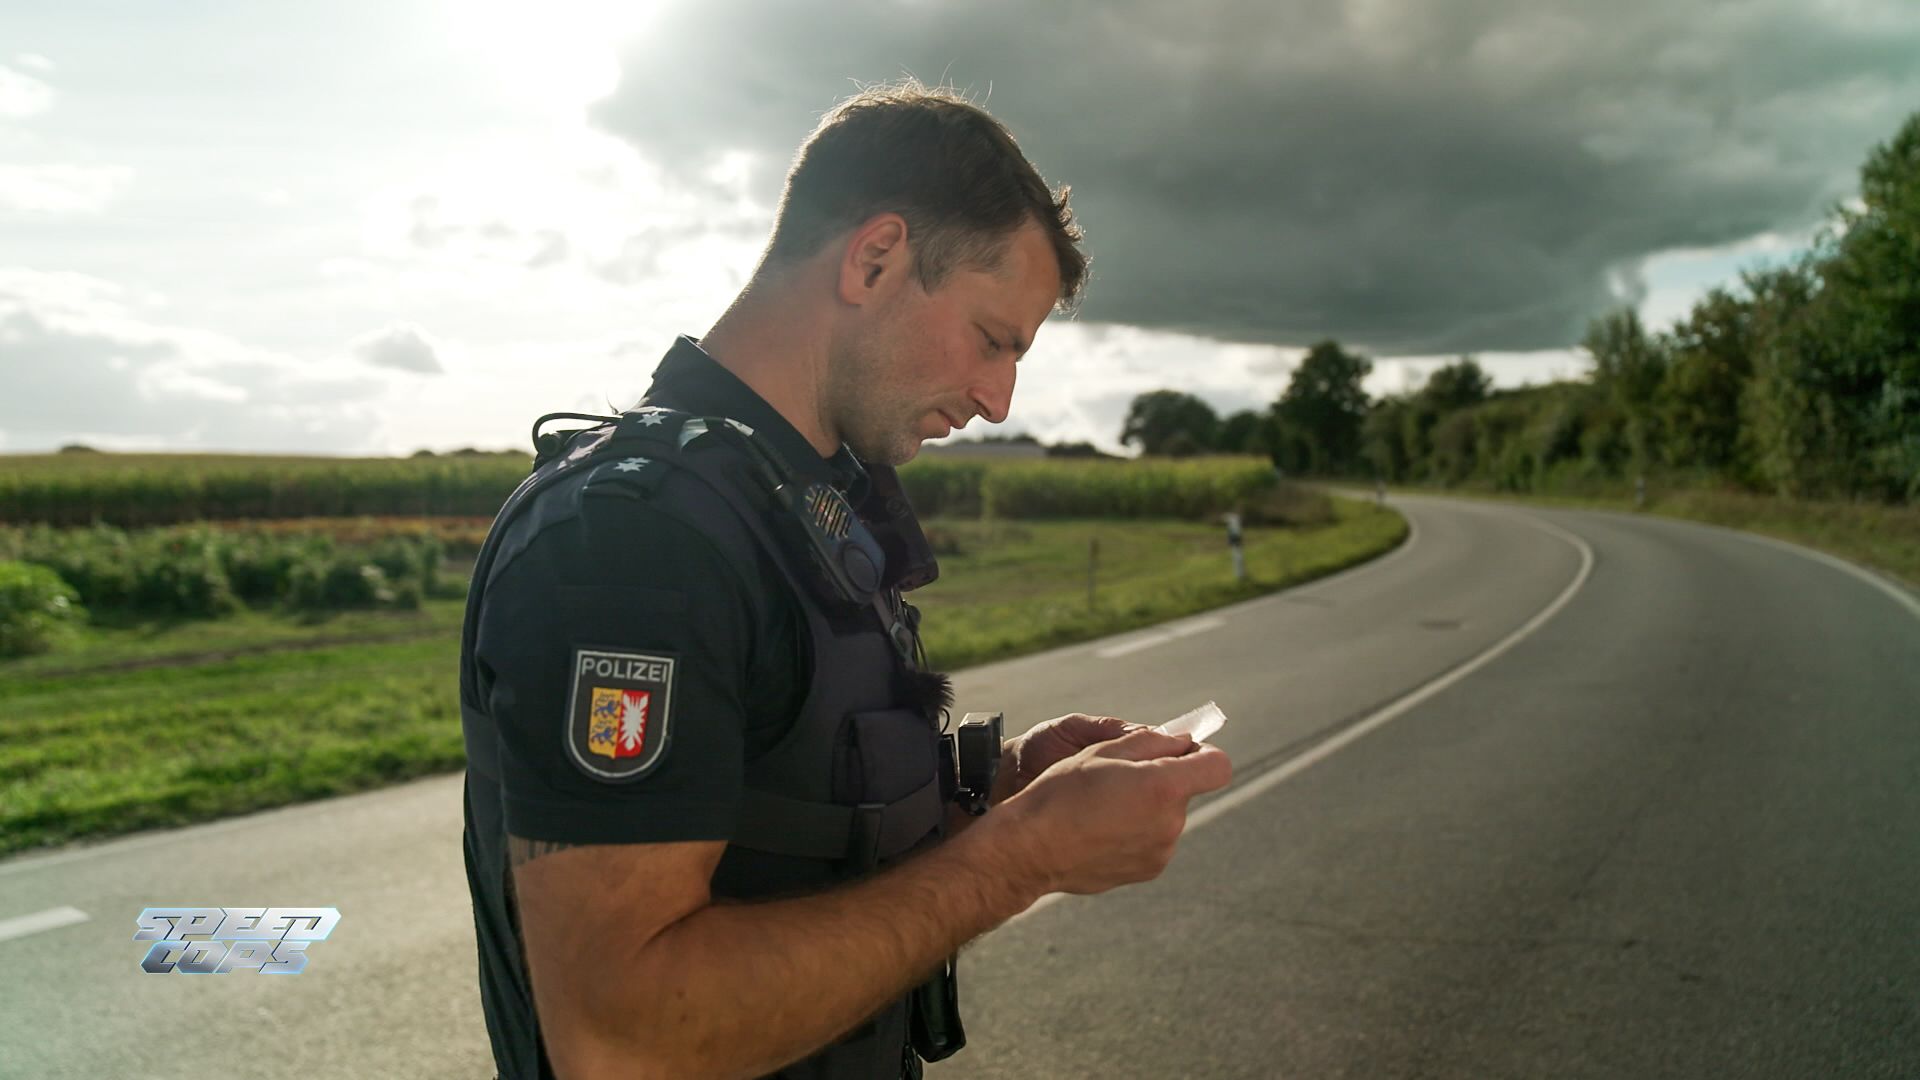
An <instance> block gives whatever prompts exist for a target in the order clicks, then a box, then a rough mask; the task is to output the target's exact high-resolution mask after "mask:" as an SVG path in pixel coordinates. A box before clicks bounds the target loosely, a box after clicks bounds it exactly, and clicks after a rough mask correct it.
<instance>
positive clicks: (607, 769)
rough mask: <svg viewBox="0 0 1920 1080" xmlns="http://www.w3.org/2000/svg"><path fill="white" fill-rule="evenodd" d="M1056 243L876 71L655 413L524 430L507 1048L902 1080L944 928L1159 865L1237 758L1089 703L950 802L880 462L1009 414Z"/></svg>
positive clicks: (937, 1009) (468, 656)
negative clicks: (879, 82) (1103, 713)
mask: <svg viewBox="0 0 1920 1080" xmlns="http://www.w3.org/2000/svg"><path fill="white" fill-rule="evenodd" d="M1079 240H1080V231H1079V229H1078V227H1077V226H1076V225H1075V224H1074V223H1073V219H1072V215H1071V213H1070V212H1069V211H1068V209H1067V206H1066V192H1065V189H1062V190H1061V191H1060V193H1059V194H1058V196H1056V195H1055V194H1053V193H1052V192H1051V191H1050V190H1049V189H1048V188H1047V187H1046V185H1045V183H1044V182H1043V181H1042V180H1041V179H1040V177H1039V175H1038V174H1037V173H1036V172H1035V170H1034V168H1033V167H1032V165H1031V164H1029V163H1028V161H1027V160H1026V158H1025V157H1024V156H1023V155H1022V154H1021V152H1020V151H1019V149H1018V148H1017V147H1016V146H1015V144H1014V142H1013V140H1012V138H1011V137H1010V136H1009V135H1008V134H1007V132H1006V131H1005V129H1004V128H1003V127H1001V125H1000V124H999V123H998V122H997V121H995V120H994V119H993V118H992V117H990V116H988V115H987V114H986V113H985V112H984V111H982V110H980V109H979V108H977V107H975V106H973V105H972V104H970V103H968V102H966V101H965V100H963V99H960V98H958V97H957V96H955V95H952V94H949V93H946V92H943V91H936V90H928V89H926V88H924V87H921V86H919V85H917V84H913V83H907V84H903V85H898V86H891V87H880V88H875V89H871V90H867V91H864V92H862V93H861V94H859V95H857V96H855V97H853V98H851V99H849V100H847V101H845V102H843V103H841V104H840V105H839V106H838V107H837V108H835V109H834V110H833V111H832V112H830V113H828V114H827V116H826V117H825V118H824V119H823V120H822V121H821V123H820V125H819V126H818V127H817V128H816V130H815V131H814V132H813V134H812V135H811V136H810V137H809V139H808V140H807V142H806V143H805V145H804V146H803V147H802V148H801V151H800V153H799V155H798V156H797V157H796V159H795V162H794V164H793V167H792V169H791V170H790V172H789V174H788V177H787V182H786V188H785V192H784V194H783V198H782V200H781V204H780V209H779V214H778V219H777V221H776V224H775V227H774V232H773V235H772V237H771V239H770V241H769V244H768V247H767V250H766V252H765V253H764V255H763V257H762V260H761V263H760V265H759V267H758V268H757V269H756V270H755V273H754V275H753V277H752V279H751V280H750V281H749V283H748V284H747V286H746V288H745V289H744V290H743V291H742V292H741V294H740V295H739V297H738V298H737V299H736V300H735V302H734V303H733V305H732V306H731V307H730V308H729V309H728V310H727V312H726V313H725V314H724V315H723V316H722V317H721V319H720V320H719V322H718V323H716V324H715V325H714V326H713V328H712V329H711V330H710V331H709V332H708V333H707V334H706V335H705V336H704V337H702V338H700V339H699V340H694V339H692V338H688V337H682V338H680V339H678V340H677V341H675V342H674V343H673V345H672V347H671V348H670V349H669V350H668V351H667V353H666V356H665V358H664V359H663V360H662V361H661V363H660V365H659V367H658V369H657V370H656V372H655V376H654V381H653V384H652V387H651V388H650V389H649V391H648V393H647V396H646V398H645V399H644V400H643V401H642V403H641V404H640V405H638V406H636V407H635V408H634V409H631V410H629V411H627V412H625V413H623V414H621V415H620V416H618V417H602V418H594V417H587V418H584V420H585V421H586V423H587V426H576V427H574V428H572V429H569V430H565V431H561V430H556V431H553V432H541V431H538V430H537V431H536V435H537V438H536V445H537V447H538V448H539V450H540V454H539V457H538V459H537V463H536V467H535V469H534V471H533V473H532V475H530V476H529V477H528V479H527V480H526V481H525V482H524V483H523V484H522V485H521V487H520V489H519V490H518V491H516V492H515V494H514V496H513V497H512V498H510V499H509V500H508V502H507V505H506V506H505V507H504V508H503V510H502V512H501V514H500V515H499V517H498V518H497V519H496V521H495V523H494V527H493V530H492V531H491V532H490V534H489V536H488V540H487V543H486V545H485V547H484V548H483V550H482V553H481V556H480V558H479V560H478V562H477V564H476V567H475V573H474V579H473V584H472V587H471V592H470V595H469V601H468V608H467V623H466V627H465V631H464V635H463V646H462V656H461V706H462V708H461V713H462V720H463V724H464V727H465V735H466V745H467V756H468V769H467V784H466V828H465V852H466V863H467V871H468V884H469V887H470V890H471V892H472V897H473V907H474V923H475V929H476V932H477V935H478V943H479V953H480V989H481V998H482V1003H483V1006H484V1010H485V1014H486V1021H487V1028H488V1032H489V1035H490V1036H491V1038H492V1042H493V1050H494V1057H495V1060H496V1062H497V1065H498V1068H499V1072H500V1075H501V1076H502V1077H505V1078H509V1080H520V1078H526V1080H534V1078H541V1077H551V1076H561V1077H568V1078H597V1077H614V1076H623V1077H624V1076H648V1077H654V1076H661V1077H664V1076H675V1077H677V1076H700V1077H757V1076H767V1075H777V1076H781V1077H795V1078H797V1077H855V1078H862V1080H865V1078H873V1077H886V1078H892V1077H900V1076H917V1075H919V1070H920V1060H921V1059H922V1058H927V1059H930V1060H931V1059H935V1058H938V1057H941V1056H944V1055H945V1054H946V1053H950V1052H951V1051H952V1050H953V1049H954V1048H956V1047H957V1046H958V1045H959V1043H960V1042H961V1040H962V1038H963V1036H962V1035H961V1033H960V1029H959V1027H958V1017H957V1015H956V1013H955V1000H956V995H955V991H954V986H955V984H954V981H953V978H952V975H953V972H952V967H951V964H950V958H951V957H952V956H953V955H954V954H955V953H956V952H957V950H958V949H959V947H960V945H962V944H963V943H965V942H966V941H968V940H970V939H972V938H974V937H976V936H977V935H979V934H981V933H984V932H985V931H987V930H989V929H991V928H992V927H994V926H996V925H998V924H1000V923H1001V922H1003V921H1005V920H1006V919H1008V918H1010V917H1012V916H1013V915H1015V914H1017V913H1019V912H1020V911H1022V910H1024V909H1025V908H1027V907H1028V906H1029V905H1030V904H1031V903H1032V902H1033V901H1034V900H1036V899H1037V898H1039V897H1040V896H1042V895H1045V894H1047V893H1049V892H1075V893H1092V892H1099V891H1102V890H1105V889H1109V888H1112V887H1115V886H1117V885H1121V884H1126V883H1129V882H1136V881H1142V880H1146V879H1150V878H1152V877H1154V876H1156V875H1158V874H1159V872H1160V871H1161V869H1162V868H1163V867H1164V866H1165V864H1166V862H1167V860H1168V859H1169V858H1170V857H1171V855H1172V852H1173V847H1174V844H1175V842H1176V840H1177V838H1178V836H1179V833H1180V829H1181V827H1182V825H1183V824H1184V821H1185V812H1186V806H1187V801H1188V799H1189V798H1190V797H1191V796H1193V795H1195V794H1198V793H1200V792H1203V791H1208V790H1213V789H1216V788H1219V787H1221V786H1224V785H1225V784H1226V783H1227V782H1228V779H1229V775H1230V768H1229V766H1228V764H1227V761H1226V758H1225V756H1224V755H1223V754H1221V753H1220V752H1219V751H1218V750H1215V749H1213V748H1211V747H1206V746H1196V745H1195V744H1194V743H1193V742H1192V741H1191V740H1190V739H1188V738H1187V737H1185V736H1178V737H1175V736H1167V735H1162V734H1160V733H1158V732H1155V731H1153V730H1152V729H1150V728H1147V727H1145V726H1142V725H1136V724H1129V723H1126V722H1123V721H1121V720H1118V719H1116V718H1113V717H1096V716H1087V715H1083V714H1077V713H1076V714H1070V715H1067V716H1062V717H1059V718H1057V719H1054V720H1051V721H1048V722H1046V723H1044V724H1041V725H1039V726H1037V727H1035V728H1033V729H1032V730H1031V731H1029V732H1027V733H1026V734H1025V735H1023V736H1018V737H1015V738H1012V739H1008V740H1007V741H1006V742H1005V743H1004V745H999V744H995V749H999V750H1001V752H1002V753H1001V758H1000V763H999V768H998V771H997V774H992V775H993V777H994V778H993V779H992V781H991V783H990V785H989V789H988V790H978V791H966V790H964V789H963V788H962V784H961V782H960V781H959V780H958V779H956V777H955V774H954V763H953V755H952V753H951V749H952V745H953V744H952V743H951V741H949V740H948V739H946V738H945V737H943V735H942V727H943V718H944V717H945V715H946V713H945V706H946V705H947V704H948V701H947V700H946V696H947V695H946V693H945V690H944V678H943V677H941V676H938V675H936V674H934V673H931V672H928V671H927V670H926V669H925V664H924V662H923V661H924V652H923V651H922V650H921V649H920V648H919V642H918V615H917V612H915V611H914V610H913V608H912V607H911V605H910V604H908V603H907V602H906V599H905V596H904V593H905V592H906V591H907V590H909V589H911V588H913V587H915V586H917V585H919V584H923V583H925V582H926V581H927V580H929V579H930V578H931V577H932V576H933V574H934V568H933V565H932V561H931V557H930V555H929V553H928V552H927V551H926V548H925V545H924V542H923V541H921V540H920V538H919V537H920V534H919V532H918V529H917V526H915V525H914V523H913V521H912V515H911V510H910V508H908V507H907V504H906V502H905V498H904V495H903V494H902V493H901V492H900V491H899V488H898V482H897V479H895V478H894V476H893V473H892V466H895V465H898V464H901V463H904V462H906V461H907V460H908V459H910V458H912V457H913V456H914V454H915V453H916V452H917V451H918V449H919V447H920V444H921V442H922V440H924V439H928V438H937V437H940V436H943V435H945V434H947V433H948V432H949V431H950V430H952V429H954V428H959V427H963V426H965V425H966V423H967V422H968V421H969V420H971V419H972V418H974V417H976V416H979V417H984V418H985V419H986V420H988V421H989V422H992V423H998V422H1000V421H1002V420H1004V419H1005V418H1006V415H1007V411H1008V408H1009V406H1010V404H1011V398H1012V394H1013V385H1014V371H1015V364H1016V363H1017V362H1018V360H1019V359H1020V356H1021V354H1022V353H1024V352H1025V351H1026V350H1027V347H1028V345H1029V344H1030V343H1031V342H1032V340H1033V337H1034V334H1035V332H1036V331H1037V330H1038V329H1039V327H1040V324H1041V323H1042V322H1043V321H1044V320H1045V319H1046V317H1047V316H1048V315H1049V314H1050V313H1051V312H1052V311H1053V310H1055V309H1056V307H1064V306H1068V305H1070V304H1071V303H1072V302H1073V301H1074V300H1075V299H1076V298H1077V296H1078V294H1079V291H1080V287H1081V283H1082V280H1083V278H1084V275H1085V266H1086V262H1085V258H1084V256H1082V255H1081V253H1080V251H1079V249H1078V243H1079ZM976 783H978V781H976ZM961 802H968V803H970V804H971V805H970V806H969V807H968V808H967V809H962V807H961V805H960V803H961ZM984 805H993V806H995V807H996V809H994V810H993V811H992V812H991V813H986V814H984V815H981V816H977V817H976V816H974V813H970V812H968V810H971V811H973V812H975V813H977V812H978V811H979V810H980V809H981V807H982V806H984Z"/></svg>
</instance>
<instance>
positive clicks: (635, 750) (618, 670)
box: [567, 648, 678, 783]
mask: <svg viewBox="0 0 1920 1080" xmlns="http://www.w3.org/2000/svg"><path fill="white" fill-rule="evenodd" d="M677 663H678V661H677V660H676V658H675V657H673V656H669V655H664V654H658V653H636V652H624V651H616V650H612V649H585V648H580V649H575V650H574V651H573V689H572V691H571V693H570V694H569V696H568V700H567V756H568V757H569V758H571V759H572V761H573V763H574V765H576V766H578V767H579V769H580V771H581V772H584V773H586V774H587V775H588V776H591V777H593V778H594V779H596V780H604V781H607V782H608V783H619V782H622V781H626V780H637V779H639V778H640V777H642V776H645V775H647V774H648V773H650V772H652V771H653V770H654V769H655V768H656V767H658V766H659V764H660V762H661V760H662V759H663V758H664V756H665V755H666V752H667V744H668V743H669V742H670V741H671V737H672V726H671V725H672V720H673V672H674V668H675V666H676V665H677Z"/></svg>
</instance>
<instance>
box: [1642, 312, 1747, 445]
mask: <svg viewBox="0 0 1920 1080" xmlns="http://www.w3.org/2000/svg"><path fill="white" fill-rule="evenodd" d="M1669 342H1670V345H1671V348H1672V354H1673V359H1672V362H1671V363H1670V364H1668V366H1667V374H1666V381H1665V384H1664V385H1663V386H1662V387H1661V389H1660V415H1661V421H1662V427H1663V428H1664V430H1665V431H1666V438H1667V444H1666V455H1667V461H1668V463H1669V464H1672V465H1676V466H1679V467H1681V468H1695V469H1705V470H1708V471H1712V472H1732V473H1734V474H1736V475H1741V474H1745V473H1746V472H1748V471H1749V470H1748V469H1747V468H1746V467H1745V466H1743V465H1742V464H1741V461H1740V445H1741V440H1740V396H1741V393H1742V391H1744V390H1745V388H1746V384H1747V380H1748V379H1749V378H1751V377H1752V375H1753V304H1752V302H1751V301H1750V300H1746V299H1742V298H1740V297H1737V296H1734V295H1733V294H1732V293H1729V292H1727V291H1726V290H1725V289H1713V290H1711V291H1709V292H1708V293H1707V295H1706V296H1704V297H1701V298H1700V301H1699V302H1698V303H1696V304H1695V305H1694V306H1693V312H1692V314H1690V315H1688V316H1687V318H1686V319H1685V320H1683V321H1681V322H1680V323H1678V324H1676V325H1675V326H1674V328H1673V331H1672V333H1671V335H1670V336H1669Z"/></svg>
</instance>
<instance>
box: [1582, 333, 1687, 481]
mask: <svg viewBox="0 0 1920 1080" xmlns="http://www.w3.org/2000/svg"><path fill="white" fill-rule="evenodd" d="M1580 347H1581V348H1583V349H1585V350H1587V352H1588V353H1589V354H1591V355H1592V356H1593V382H1594V385H1595V386H1598V387H1600V388H1601V389H1602V390H1604V391H1605V392H1606V393H1607V394H1609V395H1610V396H1611V397H1612V398H1613V401H1614V403H1615V404H1616V405H1617V406H1618V407H1619V409H1620V412H1621V414H1622V415H1623V417H1624V418H1625V421H1626V425H1625V426H1626V438H1627V452H1628V454H1629V455H1630V457H1631V462H1632V465H1633V467H1634V468H1636V469H1645V468H1646V467H1647V465H1648V464H1649V463H1651V462H1652V461H1653V460H1654V458H1655V455H1656V452H1657V448H1658V446H1659V443H1660V423H1659V415H1658V407H1657V404H1656V401H1657V399H1658V397H1659V395H1660V384H1661V383H1662V382H1663V381H1665V379H1666V375H1667V353H1666V347H1665V345H1664V343H1662V342H1660V341H1659V340H1657V339H1656V338H1654V337H1653V336H1651V335H1649V334H1648V333H1647V330H1646V327H1644V326H1642V325H1641V324H1640V316H1639V314H1638V313H1636V312H1635V311H1634V310H1633V309H1632V308H1621V309H1620V310H1618V311H1614V312H1611V313H1609V314H1606V315H1602V316H1601V317H1600V318H1598V319H1595V320H1593V321H1592V322H1591V323H1589V324H1587V334H1586V337H1584V338H1582V339H1581V341H1580Z"/></svg>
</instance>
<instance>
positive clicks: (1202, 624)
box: [1093, 615, 1227, 660]
mask: <svg viewBox="0 0 1920 1080" xmlns="http://www.w3.org/2000/svg"><path fill="white" fill-rule="evenodd" d="M1225 625H1227V620H1225V619H1223V618H1220V617H1219V616H1217V615H1216V616H1213V617H1212V618H1205V619H1187V620H1185V621H1183V622H1177V623H1173V624H1170V625H1168V626H1162V627H1160V628H1159V629H1157V630H1154V631H1151V632H1149V633H1147V634H1143V635H1141V636H1140V637H1137V638H1133V639H1132V640H1130V641H1123V642H1121V643H1120V644H1118V645H1108V646H1107V647H1106V648H1104V649H1100V650H1099V651H1097V652H1095V653H1094V654H1093V655H1095V656H1097V657H1099V658H1100V659H1102V660H1111V659H1113V658H1114V657H1116V656H1125V655H1127V654H1128V653H1136V652H1139V651H1140V650H1141V649H1150V648H1152V647H1154V646H1155V645H1165V644H1166V643H1167V642H1169V641H1176V640H1178V639H1180V638H1183V637H1189V636H1191V635H1193V634H1202V633H1205V632H1207V631H1208V630H1218V629H1220V628H1221V627H1223V626H1225Z"/></svg>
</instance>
